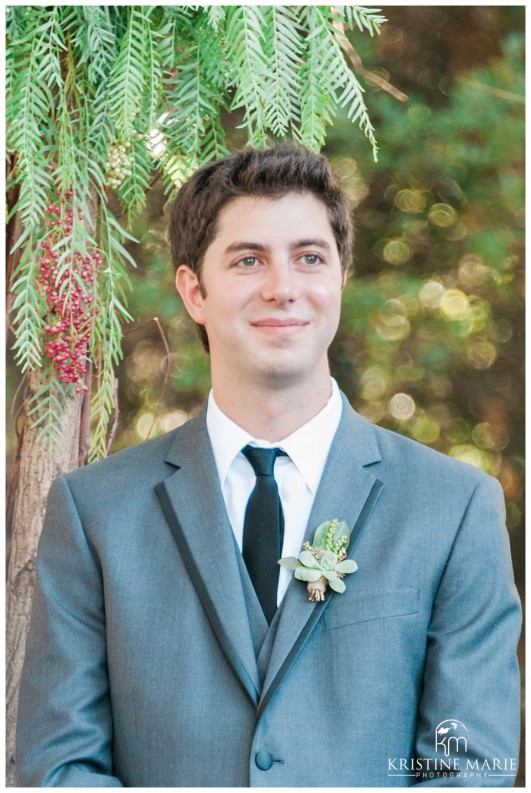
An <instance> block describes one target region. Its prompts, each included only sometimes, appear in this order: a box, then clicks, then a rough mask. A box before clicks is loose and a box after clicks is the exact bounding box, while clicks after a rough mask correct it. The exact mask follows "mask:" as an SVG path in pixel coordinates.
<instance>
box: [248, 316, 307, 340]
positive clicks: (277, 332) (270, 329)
mask: <svg viewBox="0 0 531 793" xmlns="http://www.w3.org/2000/svg"><path fill="white" fill-rule="evenodd" d="M308 324H309V322H308V321H307V320H304V319H287V318H286V319H273V318H271V319H261V320H257V321H256V322H251V326H252V327H253V328H258V330H260V331H262V332H264V333H269V334H271V335H273V336H289V335H292V334H295V333H299V332H300V331H301V330H302V329H303V328H305V327H306V326H307V325H308Z"/></svg>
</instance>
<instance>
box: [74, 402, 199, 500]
mask: <svg viewBox="0 0 531 793" xmlns="http://www.w3.org/2000/svg"><path fill="white" fill-rule="evenodd" d="M199 425H200V419H199V417H195V418H193V419H190V420H189V421H187V422H186V423H185V424H183V425H182V426H181V427H178V428H177V429H175V430H172V431H171V432H168V433H166V434H165V435H161V436H159V437H158V438H153V439H151V440H148V441H144V442H143V443H139V444H136V445H135V446H131V447H129V448H127V449H123V450H121V451H117V452H114V453H113V454H111V455H110V456H109V457H107V458H105V459H104V460H100V461H98V462H95V463H91V464H89V465H86V466H84V467H83V468H78V469H76V470H75V471H71V472H70V473H68V474H66V475H65V477H64V480H65V481H66V483H67V484H68V486H69V487H70V489H71V490H72V491H73V492H81V491H90V490H91V489H92V488H102V487H103V488H105V490H106V491H107V492H108V491H110V490H111V489H113V488H114V489H117V490H118V489H119V490H120V491H121V492H122V493H123V492H126V491H130V490H131V489H132V488H140V489H143V488H145V487H153V485H154V484H156V483H157V482H159V481H160V480H161V479H163V478H164V477H166V476H168V474H169V473H171V472H172V471H174V470H175V464H174V463H173V462H170V461H171V460H172V454H171V451H172V448H173V447H174V446H175V444H176V443H177V442H180V443H181V445H186V446H188V448H189V449H190V450H191V452H190V453H193V448H194V446H193V443H190V441H188V440H187V436H190V438H192V437H193V432H194V429H195V430H196V431H197V428H198V426H199Z"/></svg>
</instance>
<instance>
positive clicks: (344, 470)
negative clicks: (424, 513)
mask: <svg viewBox="0 0 531 793" xmlns="http://www.w3.org/2000/svg"><path fill="white" fill-rule="evenodd" d="M343 400H344V404H343V413H342V417H341V421H340V424H339V427H338V430H337V432H336V435H335V438H334V441H333V443H332V447H331V449H330V454H329V457H328V461H327V463H326V466H325V470H324V472H323V476H322V478H321V483H320V485H319V489H318V492H317V495H316V498H315V502H314V505H313V509H312V511H311V514H310V519H309V521H308V528H307V531H306V537H305V539H307V540H310V539H311V538H312V537H313V533H314V531H315V529H316V528H317V526H319V525H320V524H321V523H323V522H324V521H328V520H332V518H339V519H340V520H345V521H347V523H348V525H349V526H350V527H351V535H350V544H349V556H353V555H354V550H355V547H356V543H357V542H358V540H359V538H360V536H361V533H362V531H363V529H364V527H365V525H366V522H367V520H368V518H369V516H370V514H371V512H372V510H373V508H374V506H375V504H376V501H377V500H378V497H379V495H380V492H381V490H382V488H383V484H382V482H380V481H379V480H378V479H377V478H376V477H375V476H374V475H373V474H372V473H371V472H369V471H368V470H366V466H368V465H370V464H372V463H375V462H378V461H379V460H380V453H379V449H378V445H377V443H376V437H375V433H374V429H373V427H372V425H371V424H370V423H369V422H368V421H366V420H365V419H363V418H362V417H361V416H359V415H358V414H356V413H355V412H354V411H353V410H352V408H351V407H350V405H349V404H348V402H347V401H346V399H345V398H343ZM334 597H341V595H337V594H335V593H333V592H332V591H331V590H330V589H329V590H328V592H327V596H326V599H325V601H324V602H323V603H311V602H310V601H309V600H308V595H307V592H306V587H305V585H304V584H303V583H302V582H301V581H297V580H295V579H293V580H292V581H291V583H290V585H289V587H288V590H287V592H286V595H285V597H284V601H283V603H282V606H281V610H280V614H279V615H278V617H279V619H278V622H277V623H276V624H277V630H276V634H275V638H274V641H273V643H272V648H271V655H270V658H269V663H268V668H267V673H266V677H265V681H264V687H263V690H262V696H261V699H260V704H259V708H258V717H260V716H261V715H262V713H263V712H264V710H265V708H266V707H267V704H268V703H269V701H270V700H271V698H272V696H273V695H274V693H275V692H276V691H277V690H278V688H279V686H280V685H281V684H282V682H283V680H284V678H285V677H286V675H287V673H288V671H289V669H290V668H291V666H292V664H293V662H294V661H295V659H296V657H297V655H298V654H299V652H300V651H301V650H302V648H303V646H304V644H305V642H306V640H307V639H308V637H309V636H310V635H311V633H312V631H313V629H314V627H315V625H316V624H317V621H318V620H319V618H320V617H321V614H322V613H323V610H324V609H326V608H327V607H328V604H329V603H330V601H331V600H332V598H334ZM272 627H274V626H272ZM266 644H269V643H266Z"/></svg>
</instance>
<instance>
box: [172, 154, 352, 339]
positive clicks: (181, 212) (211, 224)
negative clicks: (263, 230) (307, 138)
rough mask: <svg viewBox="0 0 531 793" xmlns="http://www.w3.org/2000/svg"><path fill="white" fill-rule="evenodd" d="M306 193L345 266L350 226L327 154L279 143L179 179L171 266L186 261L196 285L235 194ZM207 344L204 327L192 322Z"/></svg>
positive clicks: (349, 258) (348, 258)
mask: <svg viewBox="0 0 531 793" xmlns="http://www.w3.org/2000/svg"><path fill="white" fill-rule="evenodd" d="M287 193H301V194H302V193H311V194H312V195H314V196H315V197H316V198H317V199H318V200H319V201H321V202H322V203H323V205H324V206H325V207H326V210H327V212H328V220H329V222H330V226H331V228H332V232H333V234H334V238H335V241H336V244H337V249H338V252H339V258H340V262H341V267H342V269H343V271H344V272H346V271H347V270H348V268H349V266H350V264H351V261H352V245H353V231H352V221H351V209H350V206H349V202H348V199H347V197H346V195H345V193H344V192H343V190H342V189H341V187H340V186H339V182H338V180H337V179H336V177H335V176H334V173H333V171H332V168H331V167H330V163H329V162H328V160H327V159H326V158H325V157H323V156H322V155H321V154H314V153H313V152H311V151H308V149H306V148H304V147H302V146H296V145H294V144H290V143H282V144H278V145H276V146H272V147H270V148H267V149H256V148H252V147H247V148H245V149H242V150H240V151H235V152H233V153H232V154H229V155H227V156H226V157H222V158H221V159H219V160H215V161H214V162H212V163H208V164H207V165H204V166H203V167H202V168H199V169H198V170H197V171H196V172H195V173H194V174H193V175H192V176H191V177H190V179H189V180H188V181H187V182H186V183H185V184H183V185H182V187H181V188H180V190H179V192H178V193H177V196H176V198H175V199H174V201H173V202H172V205H171V210H170V224H169V239H170V247H171V256H172V261H173V265H174V267H175V269H176V270H177V268H178V267H180V265H182V264H187V265H188V266H189V267H190V268H191V269H192V270H193V271H194V273H195V274H196V275H197V277H198V280H199V283H200V285H201V269H202V265H203V259H204V256H205V253H206V250H207V248H208V246H209V245H210V244H211V242H212V241H213V240H214V237H215V236H216V233H217V220H218V217H219V213H220V212H221V210H222V209H223V208H224V207H225V206H226V205H227V204H228V203H229V202H231V201H233V200H234V199H236V198H239V197H241V196H258V197H264V198H271V199H275V198H281V197H282V196H285V195H286V194H287ZM198 330H199V335H200V337H201V341H202V342H203V345H204V346H205V348H206V349H207V350H208V339H207V335H206V331H205V329H204V328H203V327H202V326H199V327H198Z"/></svg>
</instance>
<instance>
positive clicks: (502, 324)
mask: <svg viewBox="0 0 531 793" xmlns="http://www.w3.org/2000/svg"><path fill="white" fill-rule="evenodd" d="M383 11H384V13H385V14H386V16H387V17H388V20H389V21H388V23H387V24H386V25H384V26H383V29H382V34H381V36H380V37H375V38H372V39H371V38H370V37H369V36H367V35H366V36H355V37H353V38H352V41H353V43H354V44H355V46H356V48H357V52H358V54H359V55H360V56H361V59H362V62H363V67H364V69H365V70H369V71H371V72H373V73H375V74H377V75H379V76H380V77H383V78H384V79H386V80H388V81H389V82H390V83H391V84H392V86H394V87H395V88H396V89H397V91H400V92H403V93H404V94H406V95H407V100H405V101H400V100H399V99H397V98H396V97H395V96H393V95H391V94H389V93H388V92H386V91H384V90H381V89H380V88H378V86H375V85H374V84H372V83H371V81H370V79H369V80H368V81H367V80H365V82H366V85H367V89H368V90H367V93H366V101H367V104H368V107H369V111H370V114H371V118H372V121H373V124H374V125H375V127H376V131H377V137H378V141H379V145H380V156H379V162H378V163H374V162H373V161H372V158H371V153H370V148H369V146H368V144H367V142H366V140H365V139H364V138H363V136H362V135H361V134H360V133H359V132H358V131H357V130H355V129H353V127H352V125H351V124H350V122H349V121H348V120H347V119H346V118H342V117H339V118H338V119H337V120H336V123H335V124H334V126H333V127H331V128H330V132H329V138H328V142H327V146H326V149H325V153H326V154H327V155H328V156H329V157H330V159H331V160H332V163H333V165H334V167H335V169H336V172H337V173H338V175H339V176H340V177H341V179H342V181H343V183H344V186H345V188H346V190H347V191H348V193H349V195H350V197H351V199H352V201H353V204H354V206H355V218H356V229H357V230H356V237H357V241H356V254H355V264H354V272H353V274H352V276H351V278H350V280H349V283H348V286H347V288H346V290H345V296H344V308H343V317H342V323H341V327H340V331H339V334H338V336H337V338H336V340H335V342H334V344H333V347H332V349H331V366H332V372H333V374H334V376H335V377H336V378H337V380H338V382H339V384H340V387H341V388H342V389H343V390H344V391H345V393H346V394H347V396H348V397H349V399H350V400H351V402H352V404H353V405H354V407H355V408H356V409H358V410H359V411H360V412H361V413H363V414H364V415H365V416H367V417H368V418H369V419H371V420H372V421H374V422H376V423H378V424H381V425H383V426H386V427H390V428H391V429H394V430H397V431H398V432H401V433H404V434H406V435H409V436H411V437H413V438H415V439H416V440H418V441H421V442H422V443H426V444H428V445H430V446H433V447H434V448H436V449H439V450H440V451H442V452H445V453H447V454H450V455H452V456H454V457H458V458H459V459H461V460H465V461H466V462H469V463H471V464H472V465H477V466H479V467H481V468H483V469H484V470H486V471H488V472H489V473H491V474H493V475H494V476H496V477H498V478H499V479H500V481H501V483H502V485H503V488H504V491H505V496H506V501H507V518H508V527H509V531H510V534H511V540H512V548H513V555H514V562H515V569H516V574H517V578H518V582H519V584H520V585H522V584H523V560H524V553H523V543H524V539H523V531H522V526H523V454H524V451H523V443H524V438H523V436H524V432H523V410H524V389H523V377H524V372H523V362H524V356H523V345H524V335H523V331H524V327H523V326H524V315H523V245H524V228H523V227H524V13H525V10H524V8H523V7H522V6H512V7H511V6H504V7H501V6H500V7H498V6H483V7H482V6H474V7H472V6H469V7H437V8H435V7H421V6H416V7H415V6H408V7H398V6H391V7H387V8H384V9H383ZM395 93H396V92H395ZM225 121H226V126H227V128H228V129H229V130H231V132H230V138H229V140H230V144H231V146H232V147H237V146H241V145H243V144H244V143H245V139H244V134H243V132H242V130H238V129H237V125H238V122H239V121H240V119H239V117H238V116H237V115H236V114H232V115H230V116H227V117H226V119H225ZM165 201H166V199H165V196H164V192H163V189H162V184H161V181H157V182H155V183H154V184H153V187H152V190H151V192H150V194H149V197H148V206H147V209H146V211H145V212H144V213H143V215H142V216H141V217H140V218H139V219H138V220H137V221H136V222H135V224H134V227H133V229H132V231H133V235H134V236H135V237H136V239H137V240H138V241H139V242H138V244H131V245H130V246H129V250H130V252H131V253H132V255H133V256H134V258H135V260H136V261H137V263H138V267H137V270H136V271H134V272H132V273H131V281H132V292H131V295H130V302H129V310H130V312H131V314H132V315H133V317H134V322H133V323H132V324H131V325H130V326H128V327H127V328H125V337H124V359H123V362H122V364H121V366H120V368H119V371H118V379H119V422H118V431H117V434H116V437H115V441H114V446H113V450H116V449H119V448H123V447H124V446H128V445H130V444H133V443H137V442H139V441H142V440H144V439H145V438H146V437H148V435H149V436H150V437H154V436H155V435H157V434H160V433H162V432H166V431H168V430H170V429H172V428H173V427H175V426H177V425H178V424H180V423H182V422H183V421H184V420H185V419H186V418H187V417H188V415H189V414H190V413H191V412H193V411H194V410H195V409H196V408H197V406H198V405H199V404H200V403H201V402H202V400H203V399H204V398H205V395H206V394H207V393H208V389H209V384H210V380H209V366H208V357H207V356H206V354H205V353H203V351H202V349H201V347H200V344H199V342H198V340H197V337H196V333H195V329H194V327H193V325H192V324H191V322H189V321H188V319H187V317H186V316H185V314H184V310H183V308H182V306H181V304H180V301H179V300H178V298H177V295H176V292H175V289H174V286H173V275H172V271H171V265H170V262H169V253H168V245H167V242H166V236H165V235H166V217H165V214H164V205H165ZM155 317H156V318H158V321H155V319H154V318H155ZM165 340H166V341H167V344H168V346H169V349H170V350H171V354H170V356H169V358H168V357H167V356H166V349H165ZM18 379H19V376H18V373H17V372H16V371H15V370H14V369H13V368H12V367H11V366H9V368H8V400H7V401H8V405H9V404H10V403H11V401H12V398H13V395H14V392H15V389H16V387H17V385H18ZM13 445H14V434H13V433H11V434H10V436H9V439H8V450H12V448H13ZM449 495H450V494H449Z"/></svg>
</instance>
